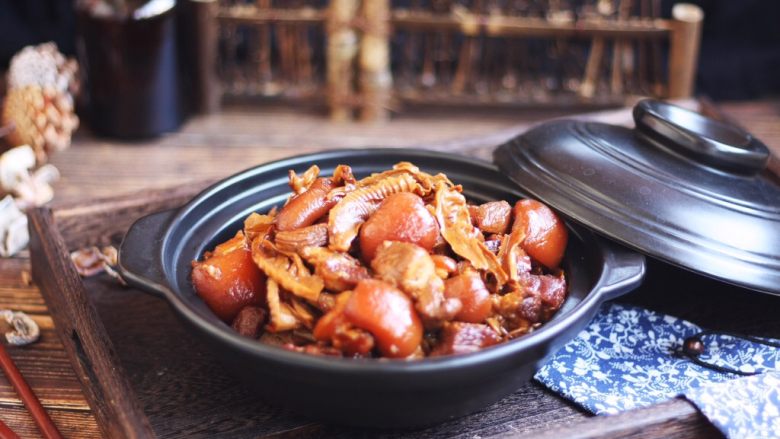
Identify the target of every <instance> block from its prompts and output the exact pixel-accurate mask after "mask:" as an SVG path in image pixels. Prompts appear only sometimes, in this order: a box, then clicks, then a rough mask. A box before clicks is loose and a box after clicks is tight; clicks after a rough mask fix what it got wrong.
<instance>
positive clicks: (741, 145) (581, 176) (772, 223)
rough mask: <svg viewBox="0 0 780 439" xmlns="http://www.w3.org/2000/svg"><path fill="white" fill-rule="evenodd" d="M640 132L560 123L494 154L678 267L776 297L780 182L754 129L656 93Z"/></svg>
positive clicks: (518, 177)
mask: <svg viewBox="0 0 780 439" xmlns="http://www.w3.org/2000/svg"><path fill="white" fill-rule="evenodd" d="M634 121H635V122H636V127H635V128H634V129H628V128H624V127H619V126H613V125H607V124H601V123H594V122H581V121H573V120H557V121H552V122H548V123H544V124H541V125H539V126H537V127H535V128H533V129H531V130H529V131H528V132H526V133H525V134H523V135H521V136H519V137H517V138H515V139H513V140H511V141H509V142H507V143H506V144H504V145H501V146H500V147H499V148H498V149H497V150H496V151H495V153H494V160H495V162H496V164H497V165H498V167H499V168H500V169H501V171H502V172H504V173H505V174H507V175H508V176H509V177H511V178H512V180H514V181H515V182H516V183H518V184H519V185H521V186H522V187H523V188H524V189H526V190H527V191H528V192H530V193H531V194H532V195H533V196H535V197H537V198H539V199H541V200H543V201H544V202H546V203H549V204H550V205H551V206H553V207H554V208H556V209H557V210H558V211H560V212H562V213H563V214H565V215H566V216H568V217H570V218H571V219H573V220H574V221H577V222H580V223H582V224H584V225H586V226H588V227H590V228H592V229H594V230H595V231H597V232H599V233H601V234H603V235H606V236H608V237H610V238H612V239H614V240H616V241H618V242H620V243H622V244H624V245H627V246H629V247H632V248H634V249H637V250H639V251H641V252H643V253H646V254H648V255H651V256H653V257H655V258H658V259H661V260H663V261H666V262H669V263H671V264H673V265H677V266H679V267H683V268H687V269H689V270H693V271H695V272H698V273H701V274H704V275H707V276H710V277H714V278H716V279H720V280H722V281H725V282H729V283H733V284H735V285H739V286H743V287H747V288H750V289H754V290H758V291H763V292H768V293H773V294H778V295H780V182H779V181H780V180H779V179H778V177H777V176H775V175H772V174H771V173H770V172H769V171H768V170H767V169H766V164H767V161H768V159H769V151H768V149H767V147H766V146H765V145H764V144H763V143H761V142H760V141H759V140H758V139H756V138H754V137H753V136H751V135H750V134H749V133H747V132H745V131H743V130H741V129H739V128H736V127H734V126H731V125H727V124H724V123H721V122H718V121H716V120H713V119H710V118H707V117H704V116H702V115H700V114H698V113H695V112H692V111H689V110H685V109H683V108H680V107H677V106H674V105H671V104H668V103H665V102H661V101H656V100H644V101H641V102H639V103H638V104H637V105H636V107H634Z"/></svg>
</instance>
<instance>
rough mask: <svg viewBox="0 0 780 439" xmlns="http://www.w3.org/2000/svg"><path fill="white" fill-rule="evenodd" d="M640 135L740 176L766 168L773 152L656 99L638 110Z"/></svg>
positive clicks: (739, 131) (726, 127) (733, 129)
mask: <svg viewBox="0 0 780 439" xmlns="http://www.w3.org/2000/svg"><path fill="white" fill-rule="evenodd" d="M634 122H636V129H637V133H638V134H639V135H640V136H642V137H643V138H645V139H646V140H649V141H650V142H651V143H654V144H656V143H660V144H661V145H662V146H664V147H666V148H669V149H671V150H673V151H675V152H677V153H679V154H682V155H684V156H686V157H689V158H691V159H693V160H695V161H696V162H698V163H702V164H704V165H707V166H711V167H713V168H716V169H719V170H722V171H726V172H735V173H739V174H747V175H751V174H756V173H759V172H761V170H763V169H764V168H765V167H766V164H767V161H768V160H769V149H767V147H766V145H764V144H763V143H761V141H759V140H758V139H756V138H755V137H753V136H752V135H750V133H748V132H746V131H744V130H742V129H740V128H738V127H735V126H733V125H729V124H726V123H723V122H720V121H717V120H715V119H712V118H709V117H706V116H702V115H701V114H699V113H696V112H694V111H690V110H686V109H684V108H682V107H678V106H676V105H672V104H669V103H667V102H663V101H658V100H655V99H644V100H642V101H640V102H639V103H638V104H636V106H635V107H634Z"/></svg>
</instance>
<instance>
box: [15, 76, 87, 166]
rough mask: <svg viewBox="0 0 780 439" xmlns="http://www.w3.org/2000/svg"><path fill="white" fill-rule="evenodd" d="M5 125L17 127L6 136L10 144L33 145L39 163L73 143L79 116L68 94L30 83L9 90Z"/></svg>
mask: <svg viewBox="0 0 780 439" xmlns="http://www.w3.org/2000/svg"><path fill="white" fill-rule="evenodd" d="M2 124H13V125H14V127H15V129H14V130H13V131H12V132H11V133H9V134H8V136H6V142H7V143H8V144H9V145H11V146H19V145H25V144H27V145H30V146H32V148H33V150H34V151H35V157H36V159H37V161H38V163H44V162H45V161H46V159H47V158H48V155H49V154H51V153H53V152H56V151H60V150H63V149H65V148H67V147H68V146H70V140H71V136H72V134H73V131H75V130H76V128H78V125H79V118H78V116H76V114H75V113H74V108H73V98H72V97H71V95H70V94H69V93H67V92H59V91H57V90H56V89H55V88H54V87H50V86H47V87H41V86H39V85H27V86H24V87H21V88H12V89H10V90H9V91H8V95H7V96H6V100H5V105H4V106H3V114H2Z"/></svg>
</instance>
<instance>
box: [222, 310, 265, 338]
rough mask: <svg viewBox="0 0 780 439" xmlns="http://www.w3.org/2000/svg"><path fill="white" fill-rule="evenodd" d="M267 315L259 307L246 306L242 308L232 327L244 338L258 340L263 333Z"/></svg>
mask: <svg viewBox="0 0 780 439" xmlns="http://www.w3.org/2000/svg"><path fill="white" fill-rule="evenodd" d="M267 314H268V313H266V311H265V310H264V309H263V308H260V307H259V306H245V307H243V308H241V311H239V312H238V315H237V316H236V318H235V319H233V323H232V324H231V325H230V326H231V327H232V328H233V329H234V330H235V331H236V332H238V333H239V334H241V335H243V336H244V337H249V338H257V337H259V336H260V334H261V333H262V332H263V325H264V324H265V320H266V317H267Z"/></svg>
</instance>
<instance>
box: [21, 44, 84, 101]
mask: <svg viewBox="0 0 780 439" xmlns="http://www.w3.org/2000/svg"><path fill="white" fill-rule="evenodd" d="M77 73H78V63H77V62H76V60H75V59H73V58H65V55H63V54H62V53H60V51H59V50H57V45H56V44H54V43H44V44H40V45H38V46H27V47H25V48H24V49H22V50H21V51H20V52H18V53H17V54H16V55H14V57H13V58H11V64H10V66H9V68H8V88H9V89H12V88H22V87H25V86H28V85H38V86H41V87H54V89H55V90H57V91H58V92H60V93H69V94H71V95H76V94H78V90H79V81H78V75H77Z"/></svg>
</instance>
